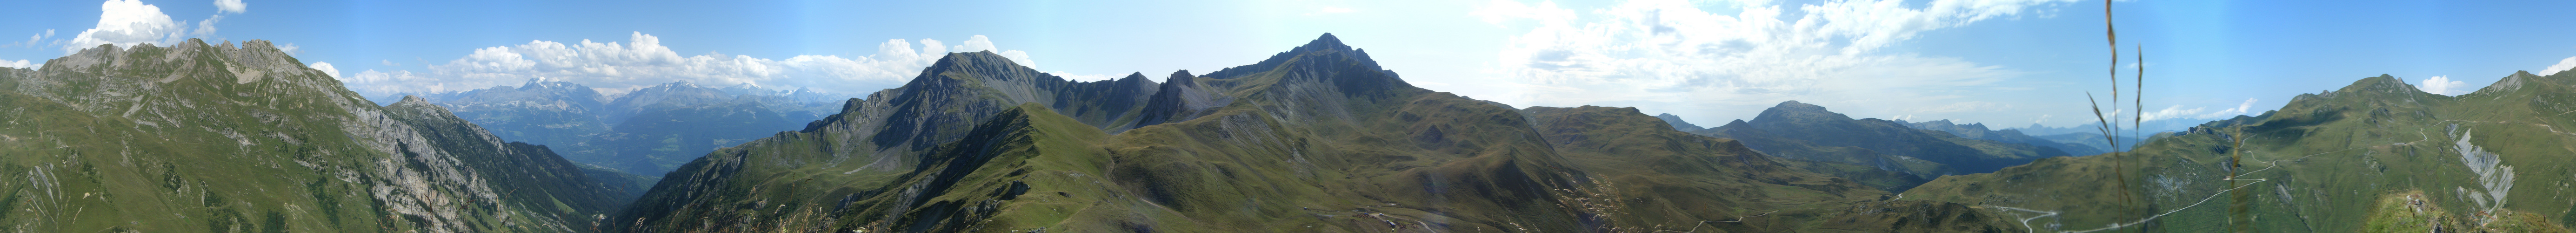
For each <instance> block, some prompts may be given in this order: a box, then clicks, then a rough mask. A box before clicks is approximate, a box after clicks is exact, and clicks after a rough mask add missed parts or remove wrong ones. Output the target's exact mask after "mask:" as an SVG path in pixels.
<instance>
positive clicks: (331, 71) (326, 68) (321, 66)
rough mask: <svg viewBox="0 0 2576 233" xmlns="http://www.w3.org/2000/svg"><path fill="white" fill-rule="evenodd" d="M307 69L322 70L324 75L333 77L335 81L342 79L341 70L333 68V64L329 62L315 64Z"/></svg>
mask: <svg viewBox="0 0 2576 233" xmlns="http://www.w3.org/2000/svg"><path fill="white" fill-rule="evenodd" d="M306 67H313V69H315V70H322V74H327V75H331V78H334V79H336V78H340V68H337V67H331V63H329V62H314V63H313V65H309V66H306Z"/></svg>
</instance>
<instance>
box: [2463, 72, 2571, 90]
mask: <svg viewBox="0 0 2576 233" xmlns="http://www.w3.org/2000/svg"><path fill="white" fill-rule="evenodd" d="M2559 73H2567V72H2566V71H2560V72H2559ZM2551 75H2556V74H2551ZM2539 77H2540V75H2532V74H2531V71H2514V72H2513V74H2512V75H2505V76H2504V78H2503V79H2496V82H2495V84H2487V87H2486V88H2479V89H2478V92H2488V91H2494V92H2498V93H2502V92H2513V91H2514V90H2521V89H2522V82H2523V81H2525V80H2528V79H2531V78H2539Z"/></svg>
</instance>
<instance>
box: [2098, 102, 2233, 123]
mask: <svg viewBox="0 0 2576 233" xmlns="http://www.w3.org/2000/svg"><path fill="white" fill-rule="evenodd" d="M2254 102H2255V100H2254V99H2251V98H2248V99H2245V102H2244V103H2239V104H2236V108H2222V109H2218V111H2216V112H2210V111H2209V108H2206V107H2198V108H2191V109H2183V108H2182V105H2173V106H2168V107H2165V109H2162V110H2156V111H2149V112H2145V114H2144V115H2140V116H2139V117H2144V118H2146V120H2147V121H2158V120H2172V119H2219V118H2228V117H2236V116H2237V115H2245V113H2247V112H2250V111H2253V110H2254ZM2204 112H2206V113H2204ZM2111 115H2115V116H2118V115H2120V114H2118V113H2113V114H2111Z"/></svg>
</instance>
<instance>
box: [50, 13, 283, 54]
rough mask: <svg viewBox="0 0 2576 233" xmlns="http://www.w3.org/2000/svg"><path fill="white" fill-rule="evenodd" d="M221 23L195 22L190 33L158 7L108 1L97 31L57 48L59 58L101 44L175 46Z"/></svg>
mask: <svg viewBox="0 0 2576 233" xmlns="http://www.w3.org/2000/svg"><path fill="white" fill-rule="evenodd" d="M236 2H238V1H236ZM220 4H221V2H218V6H220ZM234 13H239V12H238V11H235V12H234ZM223 19H224V16H223V15H214V16H208V17H207V18H206V20H202V21H197V23H196V29H195V30H190V29H189V28H188V24H189V23H188V21H176V20H171V19H170V15H169V14H163V13H161V7H160V6H154V5H151V4H143V2H142V1H139V0H108V1H107V2H105V3H100V4H99V15H98V26H97V27H94V28H90V29H89V30H86V31H81V33H80V34H79V35H76V36H73V37H72V39H71V40H70V41H63V42H62V43H60V44H61V45H62V46H63V54H71V53H78V52H80V50H81V49H87V48H94V47H98V45H103V44H113V45H116V46H118V47H132V46H135V45H139V44H145V43H151V44H158V45H169V44H177V43H179V42H180V41H182V40H186V39H188V38H191V37H205V36H213V35H214V34H215V23H216V22H220V21H223ZM53 34H54V33H53V30H45V33H44V34H41V35H38V36H36V37H34V38H30V39H29V42H28V44H29V45H31V46H32V45H33V44H34V40H38V39H43V38H45V37H52V36H53Z"/></svg>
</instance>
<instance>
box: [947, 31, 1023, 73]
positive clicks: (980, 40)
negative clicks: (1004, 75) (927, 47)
mask: <svg viewBox="0 0 2576 233" xmlns="http://www.w3.org/2000/svg"><path fill="white" fill-rule="evenodd" d="M922 41H931V40H930V39H922ZM950 51H954V52H960V53H972V52H981V51H993V53H995V54H1000V55H1002V58H1009V59H1011V62H1013V63H1020V66H1027V67H1037V66H1038V63H1037V62H1036V61H1030V60H1029V53H1028V52H1021V51H1019V50H1002V49H998V48H994V47H993V40H992V39H987V38H984V35H975V37H972V38H967V39H966V44H961V45H957V46H956V47H952V48H951V50H950ZM931 59H933V60H936V59H938V58H936V57H933V58H931Z"/></svg>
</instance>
